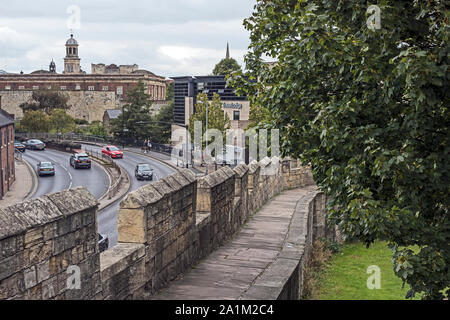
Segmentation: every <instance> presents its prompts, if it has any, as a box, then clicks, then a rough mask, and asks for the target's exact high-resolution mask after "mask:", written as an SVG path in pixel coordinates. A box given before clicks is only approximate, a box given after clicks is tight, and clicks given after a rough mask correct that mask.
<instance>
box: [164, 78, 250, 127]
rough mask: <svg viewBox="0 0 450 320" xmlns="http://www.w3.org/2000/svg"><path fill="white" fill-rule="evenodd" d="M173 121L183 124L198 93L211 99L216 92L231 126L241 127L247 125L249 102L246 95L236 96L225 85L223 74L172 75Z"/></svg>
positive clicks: (186, 122)
mask: <svg viewBox="0 0 450 320" xmlns="http://www.w3.org/2000/svg"><path fill="white" fill-rule="evenodd" d="M172 79H173V80H174V81H175V85H174V94H175V104H174V112H173V113H174V123H175V124H178V125H185V124H188V123H189V117H190V115H191V114H193V113H194V112H195V104H196V102H197V101H196V99H197V95H198V94H199V93H202V92H203V93H206V94H207V95H208V99H210V100H212V98H213V94H214V93H217V94H218V95H219V96H220V99H221V101H222V102H223V103H224V104H223V108H224V111H225V112H227V113H228V115H229V117H230V120H231V122H232V128H242V129H245V127H246V126H247V125H248V119H249V112H250V103H249V101H248V100H247V97H246V96H237V95H236V94H235V92H234V89H233V88H228V87H227V86H226V80H225V76H199V77H192V76H185V77H174V78H172Z"/></svg>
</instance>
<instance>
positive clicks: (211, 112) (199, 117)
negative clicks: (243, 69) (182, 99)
mask: <svg viewBox="0 0 450 320" xmlns="http://www.w3.org/2000/svg"><path fill="white" fill-rule="evenodd" d="M206 108H208V129H217V130H219V131H220V132H222V135H223V137H224V140H225V138H226V130H227V129H229V128H230V123H231V121H230V118H229V117H228V114H226V113H225V112H224V111H223V109H222V102H221V101H220V96H219V95H218V94H217V93H214V95H213V99H212V101H208V95H207V94H206V93H199V94H198V95H197V103H196V105H195V113H194V114H193V115H192V116H191V117H190V118H189V134H190V135H191V139H192V141H194V123H195V121H201V122H202V136H203V135H204V134H205V132H206ZM211 140H212V138H211ZM210 142H211V141H208V143H210ZM203 145H204V146H205V145H206V141H204V142H203Z"/></svg>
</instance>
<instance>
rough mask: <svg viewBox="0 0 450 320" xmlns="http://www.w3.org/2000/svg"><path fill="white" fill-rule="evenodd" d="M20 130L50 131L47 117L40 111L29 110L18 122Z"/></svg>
mask: <svg viewBox="0 0 450 320" xmlns="http://www.w3.org/2000/svg"><path fill="white" fill-rule="evenodd" d="M20 127H21V130H23V131H25V132H48V130H49V129H50V120H49V116H48V115H47V114H46V113H45V112H43V111H41V110H36V111H33V110H29V111H26V112H25V113H24V115H23V119H22V120H21V121H20Z"/></svg>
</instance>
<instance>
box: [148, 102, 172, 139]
mask: <svg viewBox="0 0 450 320" xmlns="http://www.w3.org/2000/svg"><path fill="white" fill-rule="evenodd" d="M173 105H174V101H169V103H168V104H166V105H164V106H163V107H162V108H161V110H160V111H159V113H158V114H157V115H156V119H155V120H156V123H155V125H154V126H153V128H152V133H151V137H150V139H151V141H154V142H156V143H169V142H170V138H171V136H172V125H171V123H172V122H173Z"/></svg>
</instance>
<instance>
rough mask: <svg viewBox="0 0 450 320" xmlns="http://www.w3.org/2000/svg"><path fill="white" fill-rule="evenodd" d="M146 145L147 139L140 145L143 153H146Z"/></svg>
mask: <svg viewBox="0 0 450 320" xmlns="http://www.w3.org/2000/svg"><path fill="white" fill-rule="evenodd" d="M147 145H148V141H147V140H145V141H144V145H143V146H142V150H143V151H144V153H147Z"/></svg>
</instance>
